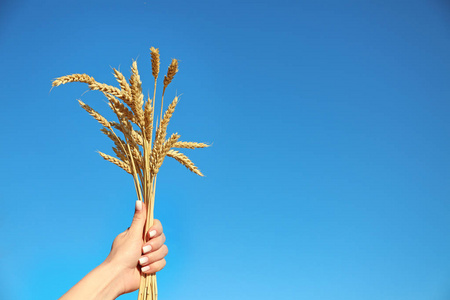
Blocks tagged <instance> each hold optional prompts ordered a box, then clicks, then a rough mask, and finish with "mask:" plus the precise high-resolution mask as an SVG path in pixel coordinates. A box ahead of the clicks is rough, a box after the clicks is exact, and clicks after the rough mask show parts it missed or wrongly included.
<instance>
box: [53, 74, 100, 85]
mask: <svg viewBox="0 0 450 300" xmlns="http://www.w3.org/2000/svg"><path fill="white" fill-rule="evenodd" d="M68 82H84V83H87V84H93V83H95V80H94V77H91V76H89V75H87V74H72V75H66V76H61V77H58V78H56V79H55V80H53V82H52V86H59V85H61V84H66V83H68Z"/></svg>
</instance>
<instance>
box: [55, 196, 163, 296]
mask: <svg viewBox="0 0 450 300" xmlns="http://www.w3.org/2000/svg"><path fill="white" fill-rule="evenodd" d="M145 211H146V207H145V204H143V203H142V202H140V201H138V202H136V210H135V214H134V217H133V222H132V223H131V226H130V227H129V228H128V229H127V230H125V231H124V232H122V233H120V234H119V235H118V236H117V237H116V238H115V239H114V242H113V244H112V247H111V252H110V253H109V255H108V257H106V259H105V261H104V262H103V263H101V264H100V265H99V266H98V267H96V268H95V269H94V270H92V271H91V272H89V274H87V275H86V276H85V277H83V279H81V280H80V281H79V282H78V283H77V284H76V285H74V286H73V287H72V288H71V289H70V290H69V291H68V292H67V293H65V294H64V295H63V296H62V297H61V298H60V299H61V300H70V299H86V300H88V299H115V298H117V297H118V296H120V295H122V294H125V293H130V292H133V291H135V290H137V289H138V288H139V283H140V274H141V270H142V272H143V273H147V274H151V273H155V272H158V271H160V270H161V269H162V268H164V266H165V265H166V260H165V259H164V257H165V256H166V255H167V252H168V248H167V246H166V245H165V244H164V242H165V240H166V237H165V235H164V233H163V228H162V226H161V222H159V221H158V220H156V219H155V220H154V224H153V226H152V227H150V229H149V230H148V232H147V233H146V235H147V238H149V240H148V242H146V243H144V242H143V241H142V232H143V230H144V225H145V218H146V214H145Z"/></svg>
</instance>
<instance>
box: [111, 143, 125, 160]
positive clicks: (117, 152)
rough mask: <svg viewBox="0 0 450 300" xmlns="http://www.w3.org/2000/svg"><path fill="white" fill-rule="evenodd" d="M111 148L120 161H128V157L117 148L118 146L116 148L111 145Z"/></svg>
mask: <svg viewBox="0 0 450 300" xmlns="http://www.w3.org/2000/svg"><path fill="white" fill-rule="evenodd" d="M112 149H113V151H114V153H115V154H116V155H117V157H118V158H119V159H120V160H121V161H123V162H124V163H127V162H128V158H127V156H126V154H125V153H124V152H123V151H121V150H119V149H120V148H119V149H118V148H116V147H113V148H112Z"/></svg>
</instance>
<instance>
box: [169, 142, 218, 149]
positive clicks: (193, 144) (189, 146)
mask: <svg viewBox="0 0 450 300" xmlns="http://www.w3.org/2000/svg"><path fill="white" fill-rule="evenodd" d="M209 146H210V145H208V144H204V143H196V142H181V141H180V142H176V143H175V144H174V145H173V146H172V148H186V149H195V148H206V147H209Z"/></svg>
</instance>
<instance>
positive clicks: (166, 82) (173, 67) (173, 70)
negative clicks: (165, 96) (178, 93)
mask: <svg viewBox="0 0 450 300" xmlns="http://www.w3.org/2000/svg"><path fill="white" fill-rule="evenodd" d="M177 72H178V61H177V60H176V59H172V63H171V64H170V66H169V69H168V70H167V75H165V76H164V89H166V87H167V86H168V85H169V84H170V83H171V82H172V80H173V78H174V77H175V74H177Z"/></svg>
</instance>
